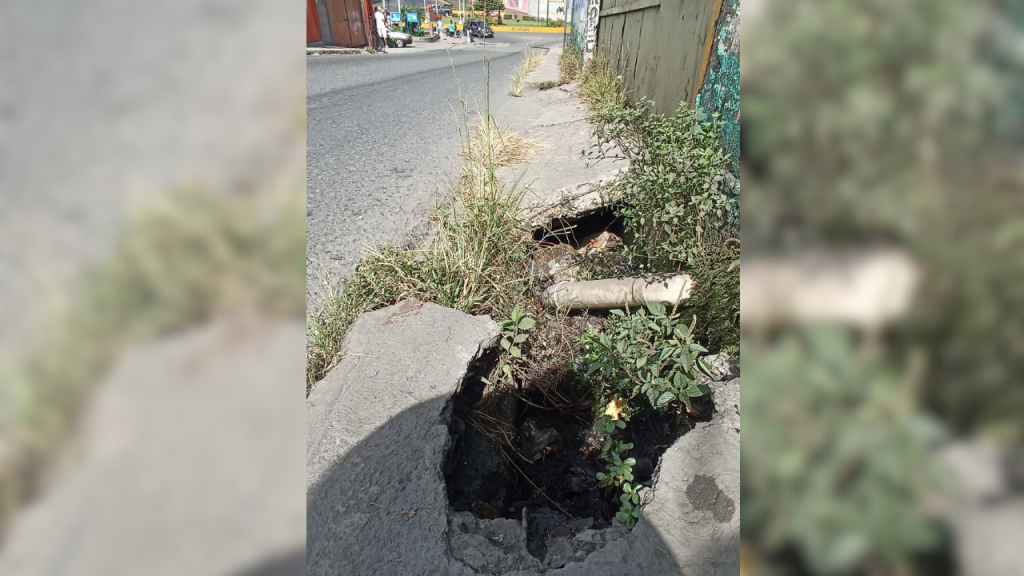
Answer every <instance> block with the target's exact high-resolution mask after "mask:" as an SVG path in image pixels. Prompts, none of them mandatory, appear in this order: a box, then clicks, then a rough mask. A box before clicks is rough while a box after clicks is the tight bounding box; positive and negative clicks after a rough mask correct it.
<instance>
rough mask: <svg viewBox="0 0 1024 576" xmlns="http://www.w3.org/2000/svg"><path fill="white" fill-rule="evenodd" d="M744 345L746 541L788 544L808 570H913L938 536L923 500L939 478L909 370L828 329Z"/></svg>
mask: <svg viewBox="0 0 1024 576" xmlns="http://www.w3.org/2000/svg"><path fill="white" fill-rule="evenodd" d="M743 347H744V351H745V352H746V357H745V359H744V362H743V370H744V372H745V373H746V374H747V376H746V378H747V381H746V382H744V388H743V403H744V408H745V409H746V411H745V412H744V422H743V423H744V426H749V428H748V429H750V430H757V434H752V435H748V436H746V437H744V439H743V445H742V447H741V454H740V459H741V466H742V469H743V476H742V479H741V506H742V514H743V525H742V531H743V538H744V539H745V540H747V541H748V542H749V543H750V544H751V545H752V546H753V548H754V550H757V551H759V552H760V553H763V554H766V555H768V556H777V555H778V553H779V552H781V551H785V550H787V549H788V550H794V549H795V551H797V552H798V553H799V554H800V556H801V557H802V558H803V560H804V561H805V562H806V563H807V565H808V567H809V568H810V569H811V573H814V574H823V575H832V574H835V575H842V574H854V573H865V572H869V570H865V569H866V568H868V567H870V566H879V565H885V566H888V567H890V568H892V571H886V572H884V573H889V574H900V573H903V574H909V573H912V572H911V571H910V570H908V568H909V566H910V564H911V563H912V561H913V559H914V555H915V554H917V553H920V552H923V551H925V550H928V549H929V548H931V547H933V546H935V545H937V544H939V543H941V542H942V536H941V531H940V529H939V525H938V522H937V520H936V518H935V517H934V516H932V514H931V513H930V512H929V511H928V504H927V503H928V502H929V501H932V500H934V498H936V497H939V495H940V494H941V493H942V490H943V485H944V484H945V482H946V480H944V473H943V472H942V469H941V468H940V467H939V463H938V461H937V460H936V458H935V456H934V452H933V450H934V448H935V446H936V443H937V442H938V441H939V440H941V439H942V437H943V435H944V434H943V430H942V428H941V427H940V426H938V425H937V423H936V422H935V421H934V420H933V419H932V418H930V417H928V416H926V415H924V414H922V413H920V412H919V411H918V410H917V409H916V407H915V401H914V390H915V388H916V386H914V385H912V381H913V380H916V379H917V378H918V377H919V376H915V374H916V373H917V372H916V370H914V369H911V370H908V371H906V372H905V373H904V374H901V371H897V370H894V369H893V367H891V366H889V365H888V362H886V361H884V359H882V358H878V357H873V355H872V354H870V353H867V352H866V351H864V350H858V348H857V346H856V345H855V343H854V341H853V339H852V338H851V337H850V336H849V335H848V334H846V333H845V332H844V331H843V329H841V328H835V327H816V328H808V329H805V330H802V331H800V332H798V333H796V334H790V335H787V336H784V337H782V338H781V339H780V340H779V341H777V342H775V343H774V344H773V345H772V346H770V347H769V346H764V345H760V346H758V345H754V344H753V343H750V342H744V344H743ZM780 399H784V401H780ZM919 573H927V572H919Z"/></svg>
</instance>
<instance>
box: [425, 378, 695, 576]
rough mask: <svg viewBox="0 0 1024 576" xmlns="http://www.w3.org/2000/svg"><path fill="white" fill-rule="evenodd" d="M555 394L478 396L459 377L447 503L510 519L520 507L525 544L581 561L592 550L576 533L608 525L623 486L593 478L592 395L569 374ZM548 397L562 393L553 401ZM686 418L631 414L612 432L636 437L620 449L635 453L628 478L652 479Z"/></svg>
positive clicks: (542, 553) (596, 455)
mask: <svg viewBox="0 0 1024 576" xmlns="http://www.w3.org/2000/svg"><path fill="white" fill-rule="evenodd" d="M558 392H559V394H557V395H556V394H552V393H551V391H550V390H549V391H548V394H542V393H540V391H536V390H532V391H531V390H527V391H525V392H522V393H518V392H516V393H513V392H511V391H507V392H506V391H502V392H497V391H494V390H489V391H488V393H487V394H486V395H485V394H484V385H483V384H482V383H480V382H478V381H477V382H468V381H467V382H466V383H465V384H464V386H463V389H462V390H460V392H459V393H458V394H456V396H455V398H454V401H453V404H452V406H453V413H452V418H451V425H450V431H451V435H452V440H453V443H452V447H451V450H450V452H449V455H448V458H447V459H446V461H445V465H444V474H445V480H446V483H447V489H448V500H449V503H450V504H451V506H452V507H453V508H454V509H455V510H457V511H469V512H471V513H473V515H474V516H476V517H477V518H480V519H494V518H499V517H500V518H510V519H514V520H522V519H523V518H524V510H525V518H526V526H527V549H528V550H529V552H530V554H532V555H533V556H535V557H536V558H538V559H540V560H541V561H542V562H544V563H546V564H547V562H548V561H551V562H556V563H557V562H560V561H562V560H563V559H564V561H566V562H573V561H579V560H582V559H583V558H584V557H585V556H586V555H587V554H589V553H590V552H592V551H593V550H595V549H597V547H598V546H597V545H594V544H593V541H592V539H591V540H590V542H589V543H588V542H584V540H586V539H580V538H577V536H578V535H579V534H580V533H581V532H582V531H584V530H589V529H596V530H600V529H605V528H608V527H610V526H611V525H612V520H613V519H614V517H615V513H616V512H617V511H618V510H619V506H620V502H619V495H620V494H622V492H621V490H620V489H619V488H618V487H600V486H598V481H597V477H596V475H597V473H598V472H602V471H604V470H605V463H604V461H602V460H601V459H600V452H601V445H602V443H603V441H602V440H601V438H600V437H599V436H597V434H596V432H594V430H593V427H592V426H591V422H592V420H593V414H594V412H595V407H594V406H593V400H592V399H590V400H588V399H587V398H588V396H591V395H588V394H587V392H586V388H585V387H583V386H578V385H576V384H575V383H570V382H563V383H561V387H560V389H559V390H558ZM520 394H521V395H520ZM573 395H575V396H574V397H573ZM556 396H557V397H561V398H567V399H569V400H570V401H569V402H565V403H564V404H562V405H560V406H556V405H554V404H555V403H554V402H553V400H552V398H554V397H556ZM591 398H592V396H591ZM569 406H572V408H569ZM691 424H692V423H691V421H690V420H688V419H687V418H686V417H683V416H676V415H663V414H659V413H656V412H648V413H646V414H643V415H638V416H634V417H633V419H632V420H631V421H630V422H629V425H628V426H627V427H626V429H624V430H623V431H622V432H620V435H619V436H617V438H619V439H622V440H625V441H627V442H632V443H633V444H634V447H633V449H632V450H629V451H628V452H627V453H625V454H624V455H623V458H626V457H633V458H635V459H636V461H637V463H636V465H635V466H634V468H633V473H634V475H635V480H634V482H641V483H650V481H651V480H652V478H653V475H654V471H655V469H656V467H657V464H658V460H659V459H660V457H661V455H662V454H663V453H664V451H665V450H666V449H667V448H668V446H669V445H671V444H672V442H673V441H675V439H676V438H678V437H679V436H680V435H681V434H682V433H683V432H685V431H686V430H688V429H689V428H690V426H691ZM585 544H586V546H585ZM566 554H568V556H566ZM563 557H564V558H563ZM547 565H549V566H550V565H551V564H547Z"/></svg>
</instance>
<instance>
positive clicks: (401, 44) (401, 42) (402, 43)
mask: <svg viewBox="0 0 1024 576" xmlns="http://www.w3.org/2000/svg"><path fill="white" fill-rule="evenodd" d="M388 38H389V39H390V40H392V41H393V42H394V43H395V48H405V47H406V46H408V45H409V44H412V36H410V35H409V34H406V33H405V32H399V31H398V30H390V31H388Z"/></svg>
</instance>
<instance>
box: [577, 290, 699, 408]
mask: <svg viewBox="0 0 1024 576" xmlns="http://www.w3.org/2000/svg"><path fill="white" fill-rule="evenodd" d="M696 321H697V319H696V317H694V320H693V322H692V323H691V324H690V326H689V327H687V326H686V325H685V324H684V323H683V322H682V320H681V318H680V314H679V313H678V312H677V311H675V310H673V311H672V312H671V313H668V312H666V309H665V306H664V305H662V304H659V303H656V302H651V303H648V304H647V305H646V308H639V309H637V310H636V311H635V312H631V311H629V310H626V311H625V312H624V311H622V310H612V311H611V316H610V317H609V318H608V321H607V323H606V325H605V329H604V331H603V332H601V333H600V334H597V333H595V332H594V330H593V329H591V330H590V331H588V332H587V334H585V335H584V336H583V337H582V338H581V339H580V343H581V344H582V346H583V350H584V354H583V356H582V364H583V367H584V368H585V370H586V375H587V377H590V378H593V379H595V380H596V384H597V385H598V386H599V387H600V388H601V389H602V391H603V392H602V394H603V395H619V396H622V397H624V398H634V397H637V396H642V397H643V398H645V399H646V400H647V401H648V402H649V404H650V406H651V407H653V408H657V409H661V410H665V409H669V408H672V407H674V406H675V407H679V406H680V405H681V406H684V407H685V408H686V410H687V411H691V412H692V411H693V410H694V409H693V400H692V399H693V398H698V397H701V396H704V395H705V394H707V393H708V392H709V388H708V387H707V386H706V385H704V384H697V382H696V380H697V372H698V371H700V372H703V373H705V374H707V375H709V376H710V374H711V373H710V370H709V369H708V366H707V365H706V364H705V363H704V361H703V360H701V359H700V358H699V357H698V356H699V355H700V354H701V353H703V352H707V350H706V349H705V348H704V347H703V346H701V345H700V344H697V343H695V342H694V341H693V334H692V332H693V328H694V326H695V325H696Z"/></svg>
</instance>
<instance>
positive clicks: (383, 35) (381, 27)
mask: <svg viewBox="0 0 1024 576" xmlns="http://www.w3.org/2000/svg"><path fill="white" fill-rule="evenodd" d="M373 17H374V18H375V19H376V20H377V34H378V35H380V41H381V42H383V43H384V48H383V49H382V50H383V51H384V52H385V53H387V51H388V25H387V20H386V19H385V17H384V11H383V10H381V9H380V6H377V12H375V13H374V15H373Z"/></svg>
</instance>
